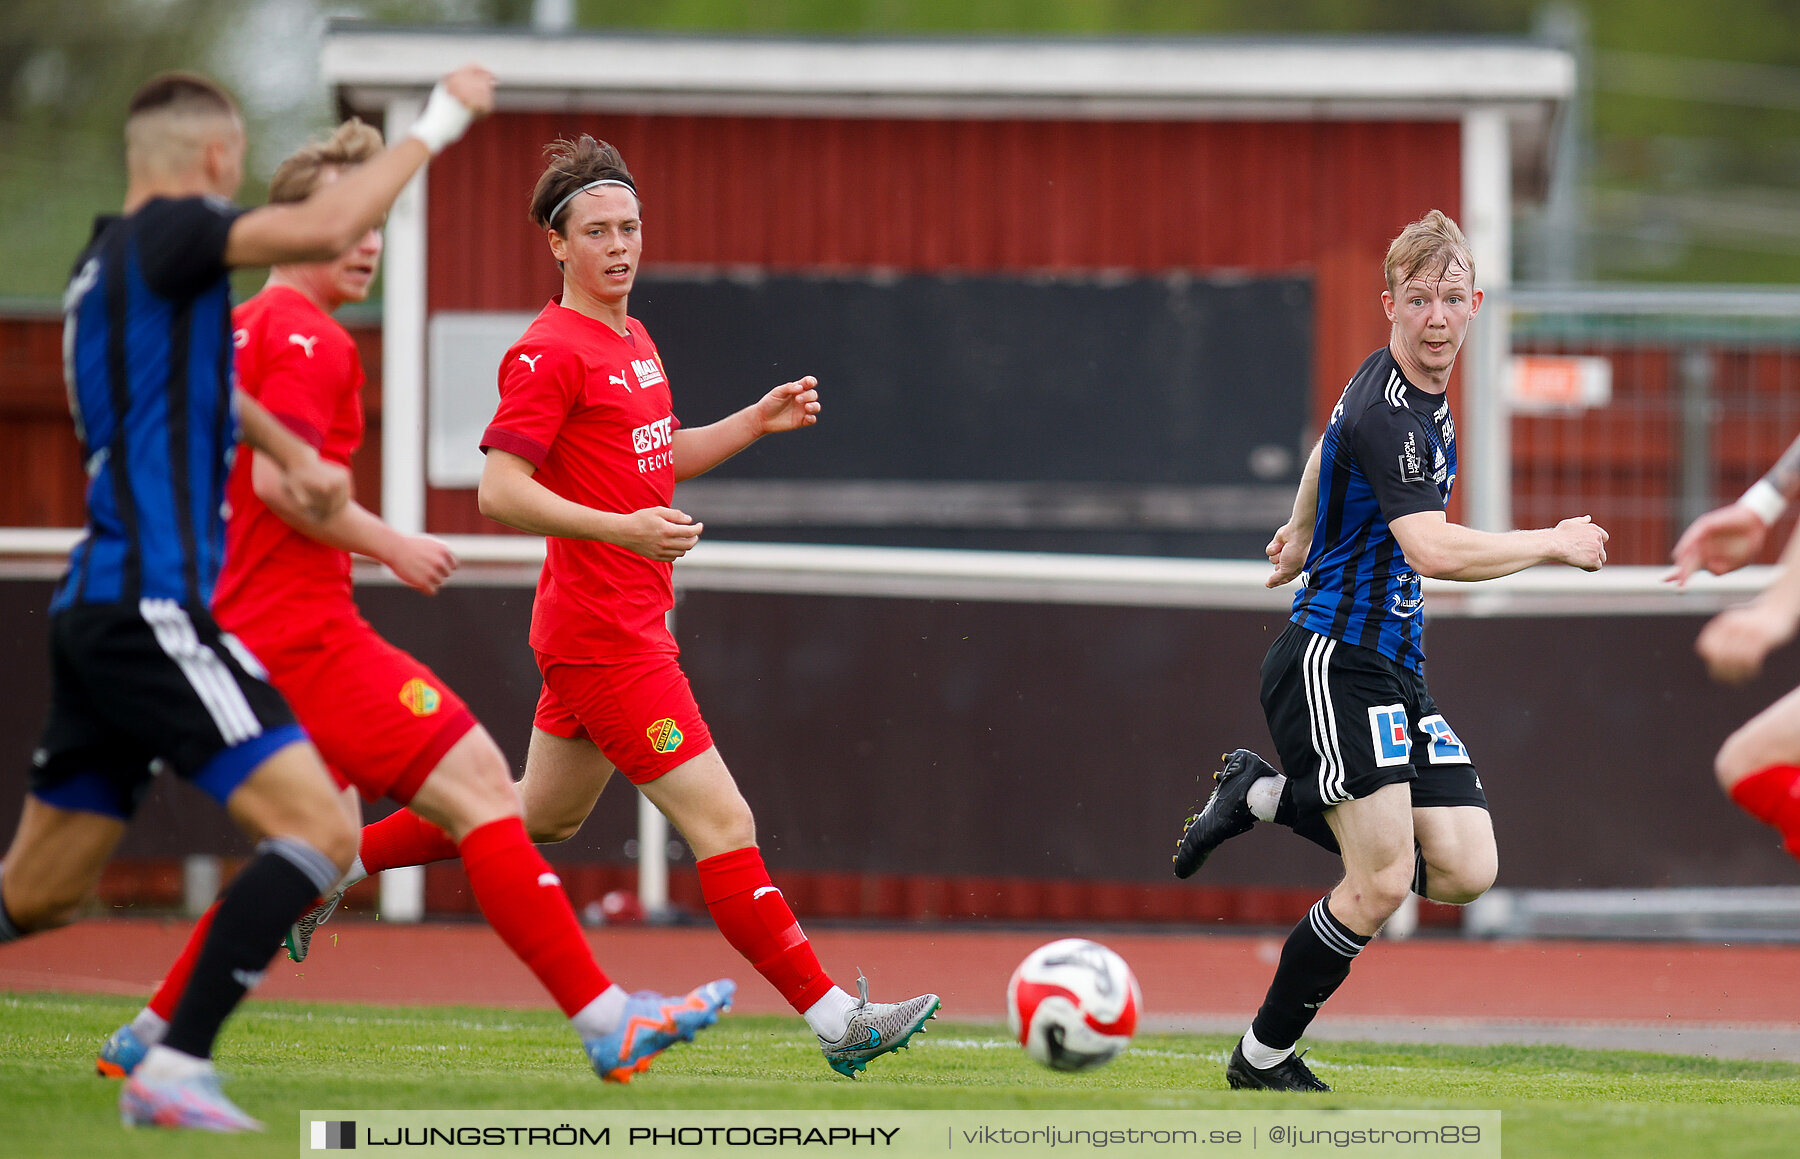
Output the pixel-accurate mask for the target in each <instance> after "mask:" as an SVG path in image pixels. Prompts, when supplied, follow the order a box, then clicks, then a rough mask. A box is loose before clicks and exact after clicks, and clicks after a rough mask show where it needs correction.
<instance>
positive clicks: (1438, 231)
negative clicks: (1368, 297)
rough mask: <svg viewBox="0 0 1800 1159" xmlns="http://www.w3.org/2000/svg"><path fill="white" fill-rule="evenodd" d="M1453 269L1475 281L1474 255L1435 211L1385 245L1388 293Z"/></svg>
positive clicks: (1459, 232) (1460, 234)
mask: <svg viewBox="0 0 1800 1159" xmlns="http://www.w3.org/2000/svg"><path fill="white" fill-rule="evenodd" d="M1452 266H1461V267H1462V268H1463V269H1465V270H1467V271H1468V272H1469V283H1470V284H1471V285H1473V284H1474V282H1475V255H1474V254H1473V253H1471V252H1470V251H1469V241H1468V239H1467V238H1465V237H1463V231H1462V230H1460V229H1458V228H1457V226H1456V223H1455V222H1454V221H1451V220H1450V218H1449V217H1448V216H1446V215H1445V214H1444V213H1443V211H1441V210H1437V209H1434V210H1432V211H1431V212H1430V213H1427V214H1426V215H1425V216H1424V217H1421V218H1420V219H1419V220H1417V221H1415V222H1412V223H1411V224H1409V225H1408V226H1407V227H1406V228H1405V229H1403V230H1401V231H1400V233H1399V236H1397V237H1395V238H1394V240H1393V241H1392V242H1390V243H1389V245H1388V251H1387V260H1386V262H1384V263H1383V265H1382V272H1383V273H1385V274H1386V275H1387V286H1388V291H1389V292H1390V293H1393V292H1396V291H1398V290H1399V289H1400V287H1401V286H1402V285H1403V284H1405V283H1406V282H1409V281H1411V280H1412V279H1413V278H1415V277H1418V276H1419V275H1420V274H1424V275H1425V276H1427V277H1429V278H1431V279H1433V280H1440V279H1442V278H1444V277H1445V276H1446V275H1447V274H1448V273H1449V272H1450V268H1451V267H1452Z"/></svg>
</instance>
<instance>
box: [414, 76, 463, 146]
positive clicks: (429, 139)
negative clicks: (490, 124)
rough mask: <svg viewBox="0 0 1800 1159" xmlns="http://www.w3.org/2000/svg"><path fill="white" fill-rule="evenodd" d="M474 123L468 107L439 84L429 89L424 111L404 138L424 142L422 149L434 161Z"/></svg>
mask: <svg viewBox="0 0 1800 1159" xmlns="http://www.w3.org/2000/svg"><path fill="white" fill-rule="evenodd" d="M474 120H475V114H474V113H472V112H470V111H469V106H467V105H465V104H463V103H462V102H461V101H459V100H457V99H456V98H455V97H454V96H452V95H451V94H450V90H449V89H447V88H445V87H444V86H443V85H442V84H441V83H440V84H438V85H436V86H434V87H433V88H432V90H431V96H430V98H429V99H427V100H426V102H425V111H424V112H422V113H420V114H419V119H418V120H416V121H414V122H413V126H412V128H411V129H408V130H407V136H409V137H417V138H418V139H419V140H421V141H423V142H425V147H426V148H427V149H429V150H431V155H432V156H433V157H435V156H437V155H438V154H439V153H442V152H443V151H444V150H445V148H447V147H448V146H450V145H453V144H455V143H456V141H457V140H458V139H459V138H460V137H461V136H462V135H463V133H464V132H466V131H467V130H468V128H469V124H470V123H471V122H472V121H474Z"/></svg>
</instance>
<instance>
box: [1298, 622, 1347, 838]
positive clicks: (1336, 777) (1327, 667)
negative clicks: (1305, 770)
mask: <svg viewBox="0 0 1800 1159" xmlns="http://www.w3.org/2000/svg"><path fill="white" fill-rule="evenodd" d="M1335 651H1337V641H1336V640H1333V639H1332V638H1331V637H1329V636H1319V635H1314V636H1313V638H1312V639H1311V640H1309V641H1308V642H1307V645H1306V656H1305V658H1304V659H1303V660H1302V662H1301V665H1300V672H1301V676H1302V678H1303V683H1304V685H1305V688H1306V716H1307V721H1308V723H1309V724H1310V725H1311V726H1312V743H1313V751H1314V752H1316V753H1318V754H1319V800H1320V801H1322V802H1323V803H1324V804H1326V805H1336V804H1338V803H1340V802H1343V801H1347V800H1349V799H1350V797H1349V794H1347V793H1345V792H1344V754H1343V749H1342V747H1341V746H1340V745H1339V744H1338V727H1337V711H1336V710H1335V709H1334V708H1332V706H1331V682H1330V680H1329V674H1330V671H1331V655H1332V653H1333V652H1335Z"/></svg>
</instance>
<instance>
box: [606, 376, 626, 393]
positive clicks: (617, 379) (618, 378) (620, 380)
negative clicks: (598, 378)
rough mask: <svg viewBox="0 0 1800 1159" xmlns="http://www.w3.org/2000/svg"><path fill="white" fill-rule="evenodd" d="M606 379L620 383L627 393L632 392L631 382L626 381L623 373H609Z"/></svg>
mask: <svg viewBox="0 0 1800 1159" xmlns="http://www.w3.org/2000/svg"><path fill="white" fill-rule="evenodd" d="M606 381H608V382H611V383H617V384H618V385H620V386H622V387H624V388H625V393H626V394H630V393H631V384H630V383H628V382H626V381H625V376H624V375H623V374H609V375H607V376H606Z"/></svg>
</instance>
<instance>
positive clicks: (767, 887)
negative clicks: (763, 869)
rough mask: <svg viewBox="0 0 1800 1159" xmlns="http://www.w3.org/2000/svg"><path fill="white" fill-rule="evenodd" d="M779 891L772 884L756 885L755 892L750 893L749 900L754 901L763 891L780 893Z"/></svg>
mask: <svg viewBox="0 0 1800 1159" xmlns="http://www.w3.org/2000/svg"><path fill="white" fill-rule="evenodd" d="M780 892H781V890H779V889H777V888H776V887H775V886H772V885H764V886H758V887H757V890H756V892H755V893H753V894H751V895H750V900H751V901H755V900H756V899H757V898H759V897H761V896H762V895H763V894H765V893H780Z"/></svg>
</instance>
